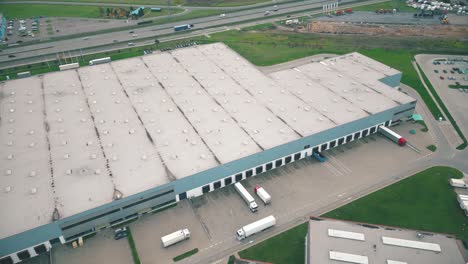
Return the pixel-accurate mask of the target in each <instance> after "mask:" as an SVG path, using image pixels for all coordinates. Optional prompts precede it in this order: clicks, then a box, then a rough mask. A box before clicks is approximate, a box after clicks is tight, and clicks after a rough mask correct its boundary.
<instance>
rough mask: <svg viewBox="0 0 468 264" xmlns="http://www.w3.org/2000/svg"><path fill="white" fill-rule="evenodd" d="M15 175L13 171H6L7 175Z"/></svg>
mask: <svg viewBox="0 0 468 264" xmlns="http://www.w3.org/2000/svg"><path fill="white" fill-rule="evenodd" d="M11 174H13V171H12V170H10V169H8V170H5V175H11Z"/></svg>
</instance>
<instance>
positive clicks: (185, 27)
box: [174, 24, 194, 31]
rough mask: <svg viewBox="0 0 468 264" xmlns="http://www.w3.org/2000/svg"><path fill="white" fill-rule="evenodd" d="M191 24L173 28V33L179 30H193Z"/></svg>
mask: <svg viewBox="0 0 468 264" xmlns="http://www.w3.org/2000/svg"><path fill="white" fill-rule="evenodd" d="M193 27H194V25H193V24H185V25H180V26H175V27H174V31H181V30H187V29H191V28H193Z"/></svg>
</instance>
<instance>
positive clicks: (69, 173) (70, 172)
mask: <svg viewBox="0 0 468 264" xmlns="http://www.w3.org/2000/svg"><path fill="white" fill-rule="evenodd" d="M72 172H73V171H72V170H71V169H68V170H67V171H66V172H65V173H66V174H67V175H71V174H72Z"/></svg>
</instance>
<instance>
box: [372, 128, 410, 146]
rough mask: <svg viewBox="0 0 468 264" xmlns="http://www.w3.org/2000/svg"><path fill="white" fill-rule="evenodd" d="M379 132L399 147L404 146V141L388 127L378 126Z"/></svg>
mask: <svg viewBox="0 0 468 264" xmlns="http://www.w3.org/2000/svg"><path fill="white" fill-rule="evenodd" d="M379 132H380V133H381V134H382V135H384V136H386V137H388V138H389V139H390V140H391V141H393V142H395V143H397V144H398V145H400V146H402V147H403V146H404V145H406V139H405V138H404V137H402V136H400V135H398V134H397V133H395V132H394V131H392V130H391V129H390V128H388V127H384V126H379Z"/></svg>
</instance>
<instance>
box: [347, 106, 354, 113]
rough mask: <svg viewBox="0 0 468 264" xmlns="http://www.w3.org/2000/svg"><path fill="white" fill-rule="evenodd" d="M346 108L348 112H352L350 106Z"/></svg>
mask: <svg viewBox="0 0 468 264" xmlns="http://www.w3.org/2000/svg"><path fill="white" fill-rule="evenodd" d="M346 110H348V112H354V110H353V109H352V108H351V107H348V108H346Z"/></svg>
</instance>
